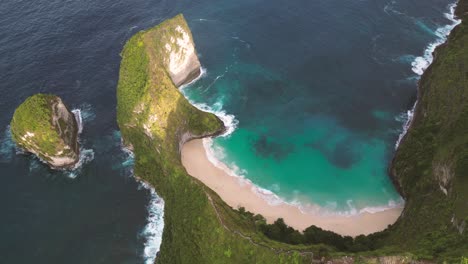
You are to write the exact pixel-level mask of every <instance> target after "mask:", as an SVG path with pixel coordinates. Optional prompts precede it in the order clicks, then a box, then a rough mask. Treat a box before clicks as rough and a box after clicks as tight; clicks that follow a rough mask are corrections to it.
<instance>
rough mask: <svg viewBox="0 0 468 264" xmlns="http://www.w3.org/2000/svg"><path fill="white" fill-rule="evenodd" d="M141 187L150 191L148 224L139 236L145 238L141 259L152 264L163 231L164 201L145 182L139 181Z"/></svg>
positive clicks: (159, 245)
mask: <svg viewBox="0 0 468 264" xmlns="http://www.w3.org/2000/svg"><path fill="white" fill-rule="evenodd" d="M140 184H141V187H142V188H145V189H147V190H149V191H150V193H151V199H150V202H149V204H148V207H147V209H148V214H149V215H148V219H147V221H148V223H147V224H146V226H145V228H144V229H143V231H142V233H141V235H143V236H144V237H145V238H146V241H145V248H144V251H143V257H144V258H145V263H146V264H153V263H154V261H155V259H156V256H157V254H158V252H159V248H160V247H161V242H162V234H163V231H164V200H163V199H162V198H161V197H159V196H158V195H157V193H156V191H155V190H154V188H153V187H151V186H150V185H149V184H147V183H146V182H143V181H140Z"/></svg>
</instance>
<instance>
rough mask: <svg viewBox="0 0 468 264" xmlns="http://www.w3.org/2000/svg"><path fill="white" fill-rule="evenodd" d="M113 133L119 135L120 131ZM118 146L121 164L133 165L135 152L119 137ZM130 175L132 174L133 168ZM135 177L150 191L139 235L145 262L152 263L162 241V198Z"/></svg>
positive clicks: (146, 263) (148, 185)
mask: <svg viewBox="0 0 468 264" xmlns="http://www.w3.org/2000/svg"><path fill="white" fill-rule="evenodd" d="M115 135H116V136H118V137H120V132H118V133H117V134H115ZM120 148H121V150H122V151H123V152H124V153H125V154H126V156H127V157H126V158H125V160H124V161H123V162H122V166H124V167H127V166H130V165H133V164H134V159H135V154H134V153H133V151H131V150H130V149H129V148H127V147H125V146H124V144H123V140H122V138H121V137H120ZM131 175H132V176H134V174H133V170H132V174H131ZM135 179H136V180H137V181H138V183H139V188H143V189H146V190H148V191H149V192H150V201H149V203H148V206H147V210H148V218H147V224H146V225H145V227H144V228H143V230H142V231H141V233H140V235H141V236H143V237H144V238H145V239H146V241H145V242H144V246H145V247H144V249H143V258H144V259H145V264H153V263H154V262H155V259H156V256H157V254H158V252H159V249H160V247H161V243H162V234H163V231H164V200H163V199H162V198H161V197H159V196H158V194H157V193H156V190H155V189H154V188H153V187H152V186H151V185H150V184H148V183H147V182H145V181H142V180H141V179H139V178H137V177H135Z"/></svg>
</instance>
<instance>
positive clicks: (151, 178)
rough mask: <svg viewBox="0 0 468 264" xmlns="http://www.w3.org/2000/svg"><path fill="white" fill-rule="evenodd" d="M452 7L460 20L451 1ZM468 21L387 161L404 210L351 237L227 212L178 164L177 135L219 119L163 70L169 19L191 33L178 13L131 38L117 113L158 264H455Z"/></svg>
mask: <svg viewBox="0 0 468 264" xmlns="http://www.w3.org/2000/svg"><path fill="white" fill-rule="evenodd" d="M467 2H468V1H467V0H462V2H461V4H460V6H461V7H463V6H466V3H467ZM457 13H458V14H463V15H464V16H465V17H466V12H465V11H464V10H462V11H460V7H459V9H458V10H457ZM467 23H468V22H467V19H465V20H464V22H463V24H462V25H461V26H459V27H457V29H456V30H454V32H453V33H452V35H451V36H450V39H449V41H448V44H446V45H445V46H444V47H440V48H438V49H437V56H436V59H435V61H434V63H433V65H432V66H431V67H430V69H428V70H427V72H426V73H425V74H424V76H423V78H422V79H421V82H420V89H419V104H418V108H417V109H416V118H415V120H414V122H413V125H412V128H411V130H410V132H409V133H408V135H407V136H406V137H405V140H404V141H403V142H402V144H401V147H400V148H399V150H398V152H397V154H396V157H395V159H394V162H393V164H392V174H393V175H394V180H395V183H396V184H397V185H398V186H399V187H400V190H401V192H402V194H403V195H404V197H405V198H406V200H407V203H406V208H405V211H404V214H403V216H402V217H401V218H400V219H399V220H398V221H397V223H395V224H394V225H393V226H391V227H389V228H388V229H386V230H385V231H382V232H378V233H375V234H372V235H370V236H358V237H356V238H351V237H342V236H339V235H337V234H335V233H333V232H330V231H325V230H322V229H320V228H317V227H314V226H311V227H309V228H307V229H306V230H304V232H303V233H300V232H298V231H296V230H294V229H292V228H290V227H288V226H287V225H286V224H285V223H284V222H283V221H282V220H281V219H279V220H278V221H276V222H275V223H273V224H267V223H266V222H265V219H264V218H263V217H262V216H260V215H253V214H252V213H250V212H245V210H243V209H240V210H239V211H237V210H233V209H232V208H230V207H229V206H228V205H227V204H226V203H224V202H223V201H222V200H221V199H220V198H219V196H218V195H217V194H216V193H214V192H213V191H212V190H210V189H209V188H207V187H206V186H204V185H203V184H202V183H201V182H199V181H198V180H196V179H194V178H192V177H190V176H189V175H188V174H187V172H186V171H185V169H184V167H183V166H182V164H181V162H180V156H179V155H180V154H179V144H180V141H181V139H182V138H183V135H187V134H189V135H191V136H192V137H201V136H208V135H215V134H217V133H220V132H221V131H222V130H223V126H222V123H221V122H220V120H219V119H217V118H216V117H215V116H214V115H212V114H209V113H205V112H202V111H200V110H198V109H196V108H195V107H193V106H192V105H191V104H190V103H189V102H188V101H187V100H186V99H185V98H184V97H183V96H182V95H181V94H180V92H179V91H178V90H177V88H176V87H175V86H174V84H173V82H172V80H171V79H170V77H169V75H168V73H167V71H166V69H165V65H164V60H165V58H166V56H167V54H165V53H164V52H163V50H164V49H163V47H164V44H166V43H167V42H168V39H169V38H170V37H171V36H174V34H178V33H177V32H175V31H174V30H173V29H174V27H175V26H176V25H178V26H182V27H183V28H184V29H186V30H187V31H188V32H190V31H189V29H188V26H187V24H186V22H185V20H184V18H183V17H182V16H181V15H179V16H177V17H175V18H173V19H170V20H168V21H165V22H163V23H162V24H161V25H159V26H157V27H154V28H152V29H149V30H147V31H143V32H140V33H138V34H136V35H135V36H133V37H132V39H130V40H129V41H128V42H127V44H126V45H125V48H124V50H123V52H122V62H121V71H120V78H119V85H118V90H117V95H118V106H117V110H118V112H117V119H118V123H119V127H120V129H121V131H122V135H123V138H124V141H125V142H126V144H128V145H131V146H132V147H133V149H134V152H135V161H136V163H135V174H136V175H137V176H138V177H140V178H141V179H142V180H144V181H147V182H149V183H150V184H151V185H152V186H155V188H156V190H157V192H158V193H159V194H160V195H161V196H162V197H163V199H164V200H165V216H164V217H165V227H164V234H163V243H162V245H161V251H160V256H159V257H158V263H311V261H312V260H313V259H315V260H316V259H317V258H321V257H326V258H328V259H336V258H339V257H340V256H341V255H344V254H346V255H348V256H350V255H351V256H354V258H355V259H356V260H357V261H361V262H363V263H367V262H369V263H377V262H372V261H375V259H370V258H368V256H373V255H374V256H375V255H395V254H398V255H404V256H405V259H406V260H407V258H409V259H411V258H425V259H436V260H447V261H448V262H449V263H459V262H460V259H461V257H462V256H467V255H468V240H467V233H468V232H467V231H466V230H465V231H464V232H463V233H462V234H460V231H459V230H460V228H459V227H460V226H461V223H463V221H465V222H466V221H467V220H468V219H467V213H468V205H467V201H468V197H467V195H468V192H467V190H468V179H467V177H465V176H466V171H468V133H466V132H467V131H468V122H467V121H466V120H468V101H467V100H466V98H467V97H466V96H467V95H468V86H467V79H468V45H467V43H468V28H467ZM440 175H453V177H452V176H451V177H449V178H450V179H449V181H448V182H446V183H445V182H444V183H443V186H445V187H444V188H447V192H448V194H447V195H445V194H444V192H443V191H442V188H441V187H440V186H439V185H440V182H441V178H443V177H442V176H440ZM455 222H456V223H455ZM305 245H307V246H305ZM340 252H343V253H340ZM357 252H359V253H357ZM358 256H359V257H358ZM362 257H364V259H363V258H362ZM339 263H341V262H339Z"/></svg>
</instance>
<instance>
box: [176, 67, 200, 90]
mask: <svg viewBox="0 0 468 264" xmlns="http://www.w3.org/2000/svg"><path fill="white" fill-rule="evenodd" d="M205 75H206V69H205V68H203V67H201V68H200V75H198V77H197V78H195V79H193V80H191V81H190V82H189V83H186V84H184V85H181V86H180V87H179V89H180V90H183V89H184V88H186V87H187V86H190V85H192V84H194V83H196V82H197V81H198V80H200V79H201V78H202V77H203V76H205Z"/></svg>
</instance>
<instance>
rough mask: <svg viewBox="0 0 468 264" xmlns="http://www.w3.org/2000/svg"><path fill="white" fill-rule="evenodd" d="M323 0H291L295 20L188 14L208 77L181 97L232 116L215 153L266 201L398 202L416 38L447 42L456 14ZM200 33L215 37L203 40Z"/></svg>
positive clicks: (379, 205)
mask: <svg viewBox="0 0 468 264" xmlns="http://www.w3.org/2000/svg"><path fill="white" fill-rule="evenodd" d="M332 2H334V1H332ZM302 4H303V3H302ZM329 5H331V3H328V4H325V3H320V4H318V3H316V4H312V3H310V4H307V5H306V6H307V8H306V9H307V11H304V10H301V6H300V4H299V3H288V4H287V7H286V8H285V10H286V11H284V10H283V11H284V12H286V13H287V11H291V10H293V11H291V12H293V13H295V14H296V12H297V13H300V14H302V15H301V16H300V15H296V16H293V17H290V16H289V15H279V16H278V15H277V14H278V12H279V9H280V8H283V7H279V6H278V7H277V6H272V7H270V8H266V10H259V9H255V8H254V9H255V12H253V11H252V12H247V15H246V16H244V17H242V19H240V18H238V19H236V18H231V17H230V18H229V19H228V20H229V22H230V24H222V23H221V24H220V23H218V22H217V21H216V19H210V18H203V19H194V20H192V24H191V25H192V28H193V31H194V36H195V41H196V43H197V45H198V52H199V53H200V57H201V62H202V64H203V65H204V67H205V68H206V74H205V75H204V76H203V77H202V78H201V79H200V80H199V81H198V82H196V83H195V84H192V85H191V86H189V87H185V88H184V89H183V92H184V93H185V95H186V96H187V97H188V98H189V99H190V100H191V101H192V102H193V103H195V104H198V105H204V107H205V108H206V107H208V108H210V109H211V110H212V111H214V112H218V113H221V112H222V114H221V115H223V116H230V117H231V118H233V119H234V122H231V124H229V125H230V126H231V127H235V130H234V132H233V133H231V134H229V135H227V136H224V137H220V138H216V139H215V140H214V141H213V142H212V146H211V151H210V152H211V155H213V156H214V158H216V159H217V160H219V161H221V162H223V163H225V164H226V165H227V166H228V167H229V168H230V170H231V172H234V173H235V174H236V175H238V176H240V177H245V178H247V179H249V180H250V181H252V182H253V183H254V184H255V185H257V186H258V187H259V189H258V190H257V191H258V192H259V193H260V194H263V195H262V196H264V197H265V198H266V199H268V200H269V201H270V202H271V203H278V202H281V201H285V202H288V203H293V204H296V205H306V206H303V209H306V208H311V207H307V205H309V204H312V205H319V206H320V209H319V210H320V211H319V213H340V214H342V213H345V214H350V213H351V214H354V213H357V212H360V211H362V210H367V211H376V210H382V209H384V208H388V207H394V206H401V205H402V204H403V200H402V198H401V197H400V196H399V194H398V193H397V192H396V190H395V188H394V186H393V184H392V182H391V180H390V178H389V175H388V166H389V163H390V160H391V158H392V156H393V153H394V150H395V145H396V142H397V140H398V138H399V135H400V134H401V133H402V132H403V126H404V123H405V121H406V120H407V118H408V115H407V114H406V113H407V111H406V110H407V109H410V108H411V107H412V104H413V102H414V98H415V93H416V86H417V81H418V79H419V75H420V74H421V73H422V71H423V70H424V69H425V67H427V64H428V62H430V60H431V58H430V52H427V51H428V50H430V49H431V48H432V47H433V45H432V46H429V47H427V50H426V52H425V53H424V52H423V51H424V49H423V48H420V49H419V52H418V51H417V50H418V49H414V47H415V46H413V45H415V44H416V43H418V42H422V41H427V42H426V43H431V41H432V42H434V41H435V42H441V41H443V38H444V34H445V33H448V31H449V30H450V27H445V25H446V24H451V23H453V21H450V19H448V18H446V17H444V15H443V14H442V13H440V14H439V16H435V17H431V18H428V17H420V16H419V11H420V10H419V9H414V8H415V6H414V5H411V4H409V5H407V3H406V4H405V3H399V2H396V1H392V2H388V3H386V5H385V6H378V5H377V6H371V7H370V6H369V3H367V2H365V3H364V2H362V3H355V2H353V3H346V4H343V5H334V6H333V9H329V8H330V6H329ZM445 5H447V4H445ZM312 6H313V7H314V8H316V9H314V8H312ZM364 6H365V8H364ZM360 7H362V8H363V9H362V10H361V9H359V8H360ZM302 8H305V7H302ZM447 9H448V8H447V7H445V9H444V10H446V12H448V10H447ZM303 12H309V13H310V14H317V15H318V14H319V13H320V15H321V19H317V17H314V16H313V15H307V16H306V15H305V14H304V13H303ZM273 14H276V16H275V15H273ZM282 14H284V13H282ZM288 14H289V13H288ZM326 15H330V17H340V19H339V20H333V19H325V17H326ZM259 16H260V17H264V18H265V20H261V19H257V17H259ZM273 17H274V19H273ZM298 20H299V21H300V22H301V23H299V24H298V23H297V21H298ZM253 21H255V24H252V23H253ZM395 25H399V27H394V26H395ZM232 28H236V29H239V28H240V29H242V30H238V31H234V33H232ZM252 28H253V29H252ZM272 28H275V30H276V31H275V30H273V31H272V30H271V29H272ZM202 29H203V32H204V33H201V34H198V33H199V32H201V31H202ZM223 30H224V31H223ZM206 32H215V34H213V33H212V34H213V35H217V36H218V35H219V34H221V39H220V40H218V39H217V40H213V41H212V42H208V39H209V36H210V34H209V33H206ZM219 32H223V33H219ZM226 32H230V33H226ZM262 32H263V33H262ZM264 32H268V34H266V33H264ZM441 32H445V33H444V34H440V33H441ZM218 37H219V36H218ZM197 38H198V39H201V41H197ZM340 38H341V39H346V41H336V40H337V39H340ZM403 40H404V42H405V43H404V44H401V41H403ZM398 41H400V42H399V43H398ZM213 43H217V44H220V45H222V48H223V49H218V47H217V46H216V45H215V44H213ZM425 45H427V44H425ZM422 47H424V45H423V46H422ZM421 55H423V56H421ZM424 55H425V56H424ZM265 194H266V195H265ZM315 210H316V209H315Z"/></svg>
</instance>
